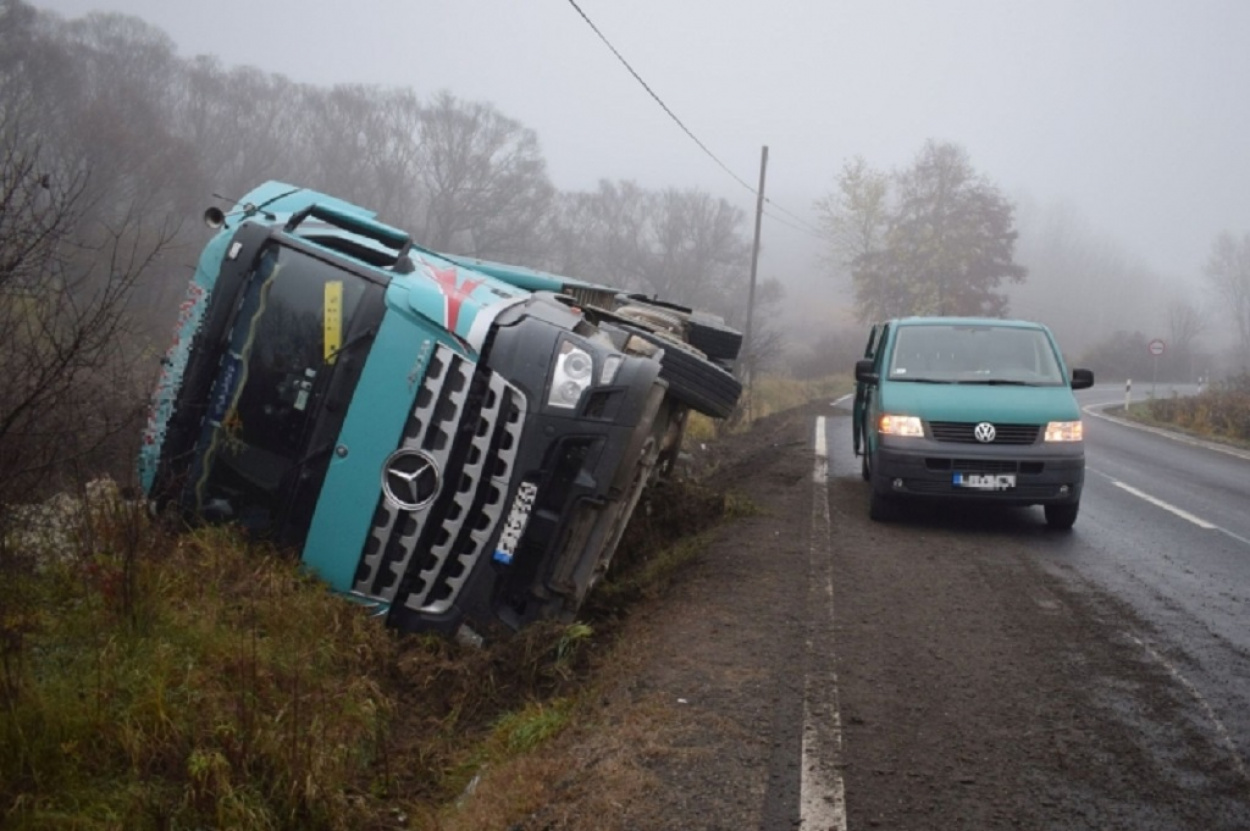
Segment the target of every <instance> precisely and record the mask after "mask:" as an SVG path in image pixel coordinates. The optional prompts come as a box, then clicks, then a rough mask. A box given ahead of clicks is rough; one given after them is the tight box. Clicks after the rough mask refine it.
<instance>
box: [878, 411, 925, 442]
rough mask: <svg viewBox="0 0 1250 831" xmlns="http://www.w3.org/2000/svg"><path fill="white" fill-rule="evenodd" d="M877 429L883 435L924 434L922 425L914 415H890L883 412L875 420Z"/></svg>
mask: <svg viewBox="0 0 1250 831" xmlns="http://www.w3.org/2000/svg"><path fill="white" fill-rule="evenodd" d="M877 430H878V431H879V432H880V433H881V435H883V436H915V437H918V438H921V437H923V436H924V426H923V425H921V423H920V419H919V418H917V417H916V416H905V415H891V414H889V413H885V414H884V415H882V416H881V420H880V421H878V422H877Z"/></svg>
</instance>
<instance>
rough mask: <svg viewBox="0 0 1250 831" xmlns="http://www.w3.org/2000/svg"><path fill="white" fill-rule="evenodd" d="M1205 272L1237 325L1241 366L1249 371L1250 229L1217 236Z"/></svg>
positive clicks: (1227, 232) (1225, 232) (1226, 232)
mask: <svg viewBox="0 0 1250 831" xmlns="http://www.w3.org/2000/svg"><path fill="white" fill-rule="evenodd" d="M1204 273H1205V274H1206V276H1207V279H1208V280H1209V281H1210V282H1211V287H1212V288H1213V289H1214V290H1215V293H1216V296H1217V297H1218V298H1219V300H1220V304H1221V305H1222V306H1223V307H1224V310H1225V312H1226V313H1227V314H1228V315H1229V316H1230V317H1231V318H1232V319H1233V323H1234V325H1235V326H1236V328H1237V339H1238V349H1239V352H1240V361H1239V364H1240V367H1241V368H1242V369H1243V370H1250V231H1248V232H1246V233H1244V234H1242V235H1241V237H1240V238H1238V237H1236V236H1234V235H1233V234H1232V233H1231V232H1229V231H1224V232H1223V233H1221V234H1220V235H1219V236H1218V237H1216V238H1215V241H1214V242H1213V243H1212V244H1211V253H1210V255H1209V256H1208V257H1207V265H1206V268H1205V269H1204Z"/></svg>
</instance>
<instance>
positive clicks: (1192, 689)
mask: <svg viewBox="0 0 1250 831" xmlns="http://www.w3.org/2000/svg"><path fill="white" fill-rule="evenodd" d="M1129 638H1131V639H1132V640H1133V642H1134V643H1136V644H1137V645H1138V646H1140V647H1141V648H1142V649H1144V650H1145V651H1146V652H1147V653H1148V654H1149V655H1150V657H1152V658H1154V659H1155V660H1156V661H1158V662H1159V663H1160V664H1162V665H1163V667H1164V669H1166V670H1167V671H1168V672H1169V673H1171V674H1172V677H1173V678H1175V679H1176V680H1177V681H1179V682H1180V684H1181V686H1182V687H1184V688H1185V689H1186V690H1187V691H1188V692H1189V694H1190V695H1191V696H1193V697H1194V700H1195V701H1197V702H1198V706H1199V707H1201V708H1202V710H1203V712H1205V713H1206V714H1207V718H1209V719H1210V720H1211V724H1213V725H1214V726H1215V734H1216V735H1217V736H1219V739H1220V742H1221V743H1222V744H1223V745H1224V747H1225V748H1226V749H1227V750H1228V754H1229V755H1230V756H1232V757H1233V767H1234V768H1235V769H1236V770H1237V773H1239V774H1241V778H1242V779H1244V780H1245V781H1246V782H1250V773H1247V772H1246V763H1245V761H1244V760H1243V759H1242V758H1241V754H1240V753H1238V752H1237V745H1236V744H1234V743H1233V737H1232V736H1231V735H1230V734H1229V732H1228V728H1227V727H1225V726H1224V722H1222V721H1220V719H1219V716H1217V715H1216V714H1215V709H1214V708H1213V707H1212V706H1211V704H1210V702H1208V701H1207V700H1206V699H1205V698H1203V696H1202V693H1200V692H1198V688H1197V687H1196V686H1194V684H1193V682H1191V681H1190V680H1189V679H1188V678H1186V677H1185V676H1184V675H1182V674H1181V671H1180V670H1179V669H1177V668H1176V667H1175V666H1174V665H1173V664H1172V663H1171V662H1170V661H1168V659H1167V658H1164V657H1163V656H1162V655H1160V654H1159V653H1158V652H1157V651H1156V650H1155V649H1154V648H1153V647H1152V646H1150V644H1148V643H1146V642H1145V641H1143V640H1142V639H1141V638H1139V637H1137V636H1136V635H1133V634H1130V635H1129Z"/></svg>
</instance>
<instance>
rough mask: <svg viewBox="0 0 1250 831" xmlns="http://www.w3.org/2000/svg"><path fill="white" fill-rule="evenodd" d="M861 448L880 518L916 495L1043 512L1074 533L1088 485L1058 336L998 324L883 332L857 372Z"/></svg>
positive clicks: (1034, 327)
mask: <svg viewBox="0 0 1250 831" xmlns="http://www.w3.org/2000/svg"><path fill="white" fill-rule="evenodd" d="M855 380H856V382H857V383H856V390H855V404H854V422H853V435H854V448H855V452H856V454H857V455H859V456H860V457H861V463H862V473H863V477H864V479H865V480H867V481H868V482H869V483H870V484H871V487H872V497H871V503H870V515H871V516H872V518H873V519H876V520H884V519H889V518H891V517H892V516H893V515H894V513H895V511H896V509H897V506H898V504H899V503H900V502H902V501H903V500H906V499H919V498H928V499H947V500H951V499H959V500H969V501H978V500H979V501H982V502H995V503H999V504H1010V505H1039V504H1040V505H1042V506H1043V509H1044V511H1045V516H1046V522H1047V524H1048V525H1050V526H1051V527H1054V528H1061V529H1067V528H1071V527H1072V524H1073V523H1074V522H1075V521H1076V515H1077V511H1078V510H1079V507H1080V500H1081V487H1082V485H1083V483H1084V481H1085V445H1084V433H1083V428H1082V422H1081V410H1080V407H1079V406H1078V404H1077V401H1076V397H1075V396H1074V395H1073V394H1072V391H1073V390H1078V389H1084V388H1086V387H1089V386H1092V385H1093V383H1094V375H1093V373H1092V372H1090V371H1089V370H1086V369H1074V370H1072V374H1071V376H1070V377H1069V375H1068V371H1067V368H1066V365H1065V364H1064V361H1063V356H1062V354H1061V353H1060V351H1059V348H1058V346H1057V345H1056V343H1055V339H1054V336H1053V335H1052V334H1051V332H1050V330H1049V329H1047V328H1046V327H1045V326H1042V325H1041V324H1038V323H1030V322H1026V321H1020V320H998V319H988V318H938V317H909V318H902V319H898V320H891V321H888V322H886V323H881V324H879V325H877V326H874V327H873V329H872V332H871V334H870V336H869V340H868V345H867V348H866V349H865V352H864V358H863V359H862V360H860V361H858V362H857V363H856V365H855Z"/></svg>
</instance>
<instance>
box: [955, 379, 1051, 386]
mask: <svg viewBox="0 0 1250 831" xmlns="http://www.w3.org/2000/svg"><path fill="white" fill-rule="evenodd" d="M956 383H958V384H985V385H986V386H990V387H996V386H1009V387H1035V386H1037V385H1036V384H1034V383H1033V382H1032V381H1014V380H1012V379H1010V378H978V379H976V380H973V381H956Z"/></svg>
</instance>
